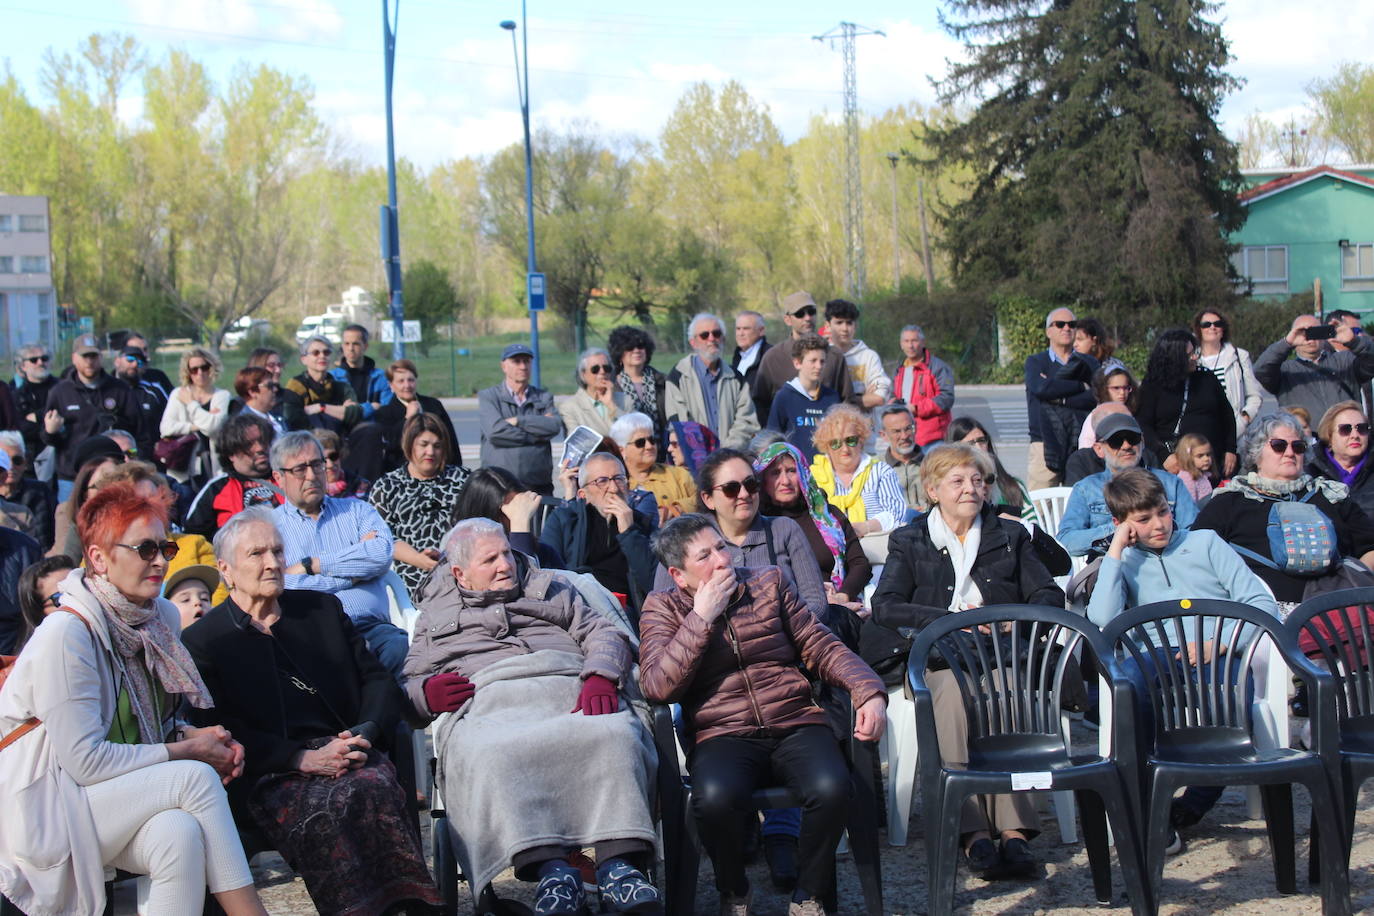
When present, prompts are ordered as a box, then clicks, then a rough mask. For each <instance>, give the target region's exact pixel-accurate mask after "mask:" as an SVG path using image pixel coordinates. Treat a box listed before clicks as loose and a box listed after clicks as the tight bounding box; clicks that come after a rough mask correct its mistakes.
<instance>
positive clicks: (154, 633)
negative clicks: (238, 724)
mask: <svg viewBox="0 0 1374 916" xmlns="http://www.w3.org/2000/svg"><path fill="white" fill-rule="evenodd" d="M85 581H86V587H87V588H89V589H90V591H91V594H92V595H94V596H95V598H96V600H97V601H99V602H100V605H101V608H102V610H104V612H105V624H106V626H108V627H109V630H110V636H111V638H112V640H113V643H114V649H115V652H116V653H118V655H119V657H120V658H121V659H122V660H123V665H122V667H123V669H124V672H125V685H126V688H127V690H128V692H129V706H130V708H131V709H133V711H134V716H135V718H137V719H138V736H139V741H140V742H142V743H143V744H160V743H162V740H163V737H164V736H163V734H162V722H161V716H160V712H161V711H160V710H159V709H158V703H157V698H156V696H155V695H154V691H153V680H152V679H153V678H154V677H156V678H157V681H158V683H159V684H161V685H162V689H163V690H164V691H165V692H167V693H168V694H172V695H179V696H183V697H185V698H186V700H187V701H188V702H189V703H190V704H191V705H192V706H194V707H196V708H197V709H209V708H210V707H211V706H212V705H214V704H213V702H212V701H211V699H210V691H209V690H207V689H206V687H205V682H204V681H202V680H201V678H200V672H199V671H197V670H196V665H195V662H193V661H192V660H191V655H190V653H189V652H187V651H186V647H185V646H183V645H182V644H181V637H180V636H179V635H178V634H176V633H173V632H172V630H171V628H169V627H168V626H167V623H166V622H165V621H164V620H163V619H162V615H161V614H159V613H158V610H157V603H156V602H155V601H149V602H148V603H147V604H146V605H139V604H134V603H133V602H132V601H130V600H129V599H128V598H126V597H124V595H123V593H122V592H120V591H119V589H117V588H115V587H114V585H112V584H111V583H110V580H109V579H106V578H105V577H104V576H97V575H88V576H86V580H85ZM140 653H141V654H142V656H143V658H142V660H139V658H138V656H139V654H140Z"/></svg>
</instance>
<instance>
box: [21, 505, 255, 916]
mask: <svg viewBox="0 0 1374 916" xmlns="http://www.w3.org/2000/svg"><path fill="white" fill-rule="evenodd" d="M77 526H78V530H79V531H80V533H81V542H82V543H83V544H85V545H86V548H85V560H86V564H87V565H86V568H85V569H74V570H72V571H71V573H69V574H68V575H67V577H66V579H64V580H63V582H62V585H61V587H60V591H61V593H62V601H63V607H62V609H60V610H57V611H54V612H53V613H51V614H49V615H48V616H47V617H46V618H44V620H43V622H42V624H40V625H39V627H38V629H37V630H36V631H35V632H34V634H33V636H32V637H31V638H30V640H29V642H28V644H27V645H26V646H25V647H24V651H23V652H22V653H21V654H20V656H19V659H18V661H17V662H16V663H15V666H14V669H13V673H11V674H10V676H9V678H8V679H7V680H6V681H5V685H4V688H3V689H2V690H0V735H3V736H4V737H3V738H0V785H3V786H5V788H6V792H7V795H8V798H7V799H6V805H5V816H4V817H0V892H3V893H4V895H5V896H6V897H8V898H9V899H10V901H11V902H13V903H14V904H15V905H16V906H17V907H19V909H20V910H22V911H23V912H25V913H28V914H30V916H56V914H77V916H87V914H89V916H95V914H98V913H100V912H102V911H103V909H104V906H105V887H104V869H105V867H106V866H107V865H109V866H114V867H116V868H123V869H126V870H128V871H132V872H135V873H138V874H142V875H147V876H149V878H150V879H151V888H150V894H149V897H148V901H147V906H146V908H145V910H144V912H145V913H146V914H149V916H152V914H176V913H186V912H189V911H190V910H191V909H194V910H196V911H199V909H200V903H199V901H200V900H201V899H202V898H203V897H204V895H205V891H206V888H207V887H208V888H209V890H210V891H211V893H213V894H214V895H215V897H216V899H217V900H218V902H219V904H220V905H221V906H222V907H223V908H224V910H225V912H227V913H229V914H231V916H259V914H265V913H266V910H265V909H264V908H263V906H262V903H261V901H259V899H258V896H257V891H256V890H255V889H254V887H253V878H252V875H251V874H250V873H249V871H248V862H247V860H246V859H245V858H244V854H243V847H242V846H241V845H240V843H239V838H238V832H237V831H236V830H235V828H234V821H233V818H232V816H231V815H230V813H229V803H228V800H227V798H226V796H225V793H224V788H223V786H222V785H221V783H222V782H228V781H229V780H231V779H233V778H234V777H236V776H238V775H239V774H241V773H242V771H243V748H242V746H240V745H239V743H238V742H237V741H234V740H233V739H232V738H231V737H230V735H229V733H228V732H226V731H225V730H224V729H223V728H221V727H219V726H212V727H208V728H198V729H197V728H188V727H185V725H184V724H183V723H181V722H180V721H178V720H177V719H176V717H175V716H174V712H175V710H176V707H177V704H178V703H179V702H181V701H183V700H184V701H186V702H189V703H190V704H192V705H193V706H196V707H200V708H209V707H210V706H211V705H212V704H211V699H210V696H209V693H208V692H207V691H206V689H205V685H204V683H203V682H202V681H201V679H200V675H199V674H198V673H197V671H196V666H195V664H194V662H192V660H191V657H190V655H189V654H188V653H187V651H186V650H185V649H184V648H183V647H182V645H181V641H180V638H179V636H178V633H179V618H178V615H177V611H176V607H175V606H174V605H172V604H171V603H170V602H168V601H165V600H163V599H161V598H159V597H157V596H158V592H159V591H160V589H161V587H162V579H163V576H164V575H165V574H166V571H167V561H168V559H170V557H171V556H175V555H176V545H175V544H174V543H172V542H171V541H169V540H168V539H167V527H166V526H167V520H166V510H165V509H164V508H162V507H161V506H160V505H159V504H157V503H156V502H149V501H148V500H146V499H144V498H143V497H141V496H140V495H139V494H138V492H137V491H136V490H135V488H134V486H133V484H131V483H126V482H121V483H116V484H112V485H111V486H109V487H106V488H104V489H102V490H101V491H100V492H99V493H97V494H96V495H95V496H93V497H91V499H90V500H89V501H88V502H87V503H86V504H85V505H84V506H82V508H81V512H80V513H79V514H78V516H77Z"/></svg>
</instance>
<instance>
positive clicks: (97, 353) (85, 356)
mask: <svg viewBox="0 0 1374 916" xmlns="http://www.w3.org/2000/svg"><path fill="white" fill-rule="evenodd" d="M76 356H77V359H100V351H99V350H92V351H91V352H90V353H78V354H76Z"/></svg>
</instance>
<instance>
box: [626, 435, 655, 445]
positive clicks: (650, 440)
mask: <svg viewBox="0 0 1374 916" xmlns="http://www.w3.org/2000/svg"><path fill="white" fill-rule="evenodd" d="M629 444H630V445H633V446H634V447H635V448H650V447H653V448H657V447H658V443H657V442H656V441H654V437H653V436H640V437H639V438H638V439H631V440H630V442H629Z"/></svg>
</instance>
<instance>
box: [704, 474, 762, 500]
mask: <svg viewBox="0 0 1374 916" xmlns="http://www.w3.org/2000/svg"><path fill="white" fill-rule="evenodd" d="M740 487H743V488H744V492H746V493H748V494H749V495H750V496H753V495H754V494H755V493H757V492H758V491H759V479H758V478H757V477H746V478H744V479H743V480H731V481H728V482H726V483H723V484H720V485H719V486H715V487H712V488H711V489H713V490H719V491H720V492H721V494H722V495H723V496H724V497H725V498H726V499H734V498H735V497H736V496H739V491H740Z"/></svg>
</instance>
